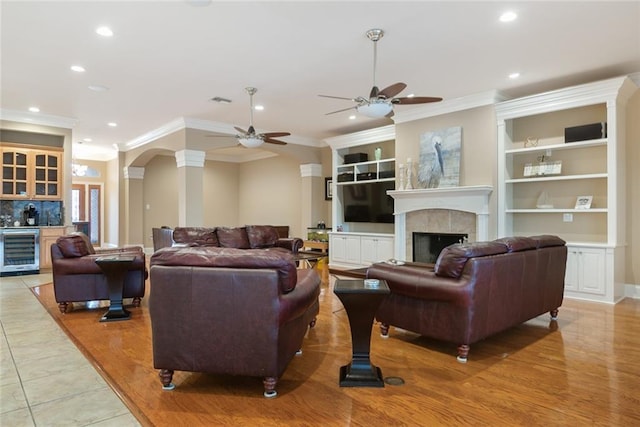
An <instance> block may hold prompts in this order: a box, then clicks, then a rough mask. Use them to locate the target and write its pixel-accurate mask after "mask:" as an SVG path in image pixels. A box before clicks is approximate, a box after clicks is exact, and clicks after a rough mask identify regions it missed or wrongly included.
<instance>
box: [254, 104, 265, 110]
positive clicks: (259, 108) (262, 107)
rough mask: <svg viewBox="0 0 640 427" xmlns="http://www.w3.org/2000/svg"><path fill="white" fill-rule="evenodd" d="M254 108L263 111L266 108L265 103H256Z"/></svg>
mask: <svg viewBox="0 0 640 427" xmlns="http://www.w3.org/2000/svg"><path fill="white" fill-rule="evenodd" d="M253 108H254V109H256V110H257V111H262V110H264V105H256V106H255V107H253Z"/></svg>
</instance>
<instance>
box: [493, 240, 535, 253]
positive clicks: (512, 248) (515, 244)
mask: <svg viewBox="0 0 640 427" xmlns="http://www.w3.org/2000/svg"><path fill="white" fill-rule="evenodd" d="M494 242H496V243H502V244H504V245H505V246H506V247H507V252H520V251H528V250H531V249H536V248H537V247H538V242H536V241H535V240H533V239H532V238H530V237H503V238H501V239H496V240H494Z"/></svg>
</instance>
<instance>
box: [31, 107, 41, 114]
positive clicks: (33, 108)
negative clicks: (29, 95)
mask: <svg viewBox="0 0 640 427" xmlns="http://www.w3.org/2000/svg"><path fill="white" fill-rule="evenodd" d="M29 111H31V112H32V113H39V112H40V109H39V108H38V107H29Z"/></svg>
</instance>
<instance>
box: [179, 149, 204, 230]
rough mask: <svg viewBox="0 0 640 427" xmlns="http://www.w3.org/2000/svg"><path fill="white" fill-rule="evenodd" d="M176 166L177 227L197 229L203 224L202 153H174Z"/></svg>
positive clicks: (182, 151)
mask: <svg viewBox="0 0 640 427" xmlns="http://www.w3.org/2000/svg"><path fill="white" fill-rule="evenodd" d="M175 156H176V164H177V166H178V225H179V226H182V227H185V226H191V227H198V226H202V225H203V223H204V221H203V220H204V201H203V198H204V192H203V182H202V181H203V179H204V170H203V169H204V157H205V152H204V151H198V150H181V151H176V154H175Z"/></svg>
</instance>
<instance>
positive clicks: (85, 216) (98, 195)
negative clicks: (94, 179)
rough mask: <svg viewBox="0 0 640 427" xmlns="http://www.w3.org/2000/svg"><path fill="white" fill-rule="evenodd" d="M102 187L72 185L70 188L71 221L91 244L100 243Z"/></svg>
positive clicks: (96, 185) (95, 185)
mask: <svg viewBox="0 0 640 427" xmlns="http://www.w3.org/2000/svg"><path fill="white" fill-rule="evenodd" d="M101 213H102V185H100V184H82V183H74V184H72V186H71V221H72V222H73V223H74V224H75V225H76V227H77V228H78V229H79V230H81V231H84V232H85V234H86V235H87V236H89V238H90V239H91V243H92V244H96V245H98V246H99V245H100V242H101V236H102V232H101V227H100V224H101V220H100V219H101V217H102V215H101Z"/></svg>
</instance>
